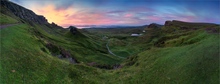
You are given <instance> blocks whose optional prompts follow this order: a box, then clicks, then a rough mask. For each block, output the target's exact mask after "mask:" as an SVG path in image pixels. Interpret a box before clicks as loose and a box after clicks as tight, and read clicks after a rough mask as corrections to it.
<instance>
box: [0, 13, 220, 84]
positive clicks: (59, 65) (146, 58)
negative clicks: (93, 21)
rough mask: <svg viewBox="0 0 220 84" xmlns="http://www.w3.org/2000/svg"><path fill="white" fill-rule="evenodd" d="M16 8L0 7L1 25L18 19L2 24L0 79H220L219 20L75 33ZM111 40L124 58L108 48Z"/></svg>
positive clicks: (47, 83) (2, 82)
mask: <svg viewBox="0 0 220 84" xmlns="http://www.w3.org/2000/svg"><path fill="white" fill-rule="evenodd" d="M2 10H6V11H2ZM11 14H12V13H10V12H7V9H1V16H0V17H1V20H4V21H1V25H2V24H13V23H19V24H17V25H12V26H8V27H7V28H2V29H0V40H1V46H0V55H1V59H0V84H25V83H27V84H73V83H76V84H82V83H84V84H88V83H92V84H100V83H101V84H103V83H104V84H105V83H107V84H115V83H120V84H121V83H122V84H139V83H140V84H146V83H147V84H148V83H150V84H161V83H162V84H163V83H180V84H194V83H196V84H207V83H208V84H219V56H220V53H219V52H220V49H219V48H220V44H219V43H220V39H219V29H220V26H219V25H216V24H206V23H205V24H203V23H187V22H180V21H172V22H171V24H172V25H165V26H163V27H162V28H157V29H154V28H151V29H149V28H145V30H146V33H144V34H143V35H142V36H140V37H130V33H133V32H136V31H138V32H142V31H141V30H143V28H140V29H128V30H120V29H115V30H112V31H105V33H103V31H104V30H102V29H101V30H99V31H95V30H91V31H90V32H88V31H87V32H86V31H84V30H78V32H77V34H73V33H71V32H70V31H69V30H66V29H62V28H61V27H59V26H56V25H54V24H44V25H39V24H35V23H31V22H25V21H23V20H21V19H19V18H18V17H16V16H14V15H11ZM91 32H93V33H91ZM94 32H95V33H96V34H94ZM111 34H114V35H111ZM103 36H107V37H109V38H103ZM107 42H109V47H110V49H111V50H112V51H113V53H115V54H117V55H119V56H123V57H125V59H121V58H118V57H116V56H113V55H111V54H109V53H108V51H107V48H106V44H107ZM92 66H95V67H92ZM97 67H98V68H97ZM112 68H114V69H112ZM107 69H108V70H107Z"/></svg>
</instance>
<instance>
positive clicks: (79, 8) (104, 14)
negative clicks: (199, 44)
mask: <svg viewBox="0 0 220 84" xmlns="http://www.w3.org/2000/svg"><path fill="white" fill-rule="evenodd" d="M10 1H12V2H14V3H17V4H19V5H21V6H23V7H25V8H28V9H30V10H32V11H34V12H35V13H36V14H38V15H43V16H45V17H46V18H47V20H48V22H49V23H51V22H54V23H56V24H58V25H60V26H63V27H68V26H70V25H129V26H134V25H147V24H150V23H158V24H164V22H165V21H167V20H180V21H187V22H208V23H217V24H220V0H10Z"/></svg>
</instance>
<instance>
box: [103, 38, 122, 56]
mask: <svg viewBox="0 0 220 84" xmlns="http://www.w3.org/2000/svg"><path fill="white" fill-rule="evenodd" d="M108 44H109V40H108V43H107V44H106V48H107V49H108V52H109V53H110V54H112V55H114V56H117V57H119V58H123V59H125V58H124V57H121V56H118V55H116V54H114V53H113V52H112V51H111V50H110V49H109V47H108Z"/></svg>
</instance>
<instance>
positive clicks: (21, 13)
mask: <svg viewBox="0 0 220 84" xmlns="http://www.w3.org/2000/svg"><path fill="white" fill-rule="evenodd" d="M0 1H1V8H6V9H7V11H9V12H11V13H13V14H14V15H15V16H17V17H19V18H21V19H23V20H25V21H31V22H34V23H38V24H48V22H47V19H46V18H45V17H44V16H41V15H37V14H35V13H34V12H33V11H31V10H29V9H26V8H24V7H22V6H19V5H17V4H15V3H12V2H10V1H8V0H0ZM1 12H4V11H1Z"/></svg>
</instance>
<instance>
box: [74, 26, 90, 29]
mask: <svg viewBox="0 0 220 84" xmlns="http://www.w3.org/2000/svg"><path fill="white" fill-rule="evenodd" d="M76 27H77V26H76ZM77 28H79V29H83V28H91V27H82V26H81V27H77Z"/></svg>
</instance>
